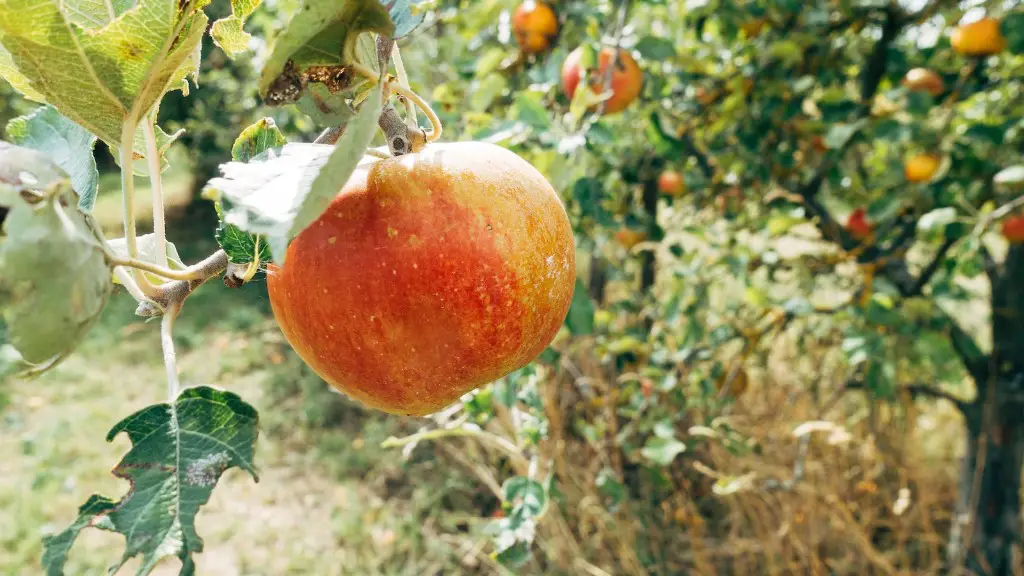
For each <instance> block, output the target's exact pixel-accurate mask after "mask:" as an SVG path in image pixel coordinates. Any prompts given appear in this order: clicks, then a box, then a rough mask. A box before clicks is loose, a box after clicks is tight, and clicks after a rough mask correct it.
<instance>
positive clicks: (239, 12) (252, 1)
mask: <svg viewBox="0 0 1024 576" xmlns="http://www.w3.org/2000/svg"><path fill="white" fill-rule="evenodd" d="M262 3H263V0H231V16H228V17H227V18H221V19H220V20H217V21H216V22H214V23H213V26H212V27H211V28H210V35H211V36H213V41H214V42H216V43H217V46H220V48H221V50H223V51H224V53H225V54H227V55H228V56H229V57H231V58H234V57H235V56H238V55H239V54H241V53H243V52H245V51H246V50H247V49H248V48H249V38H250V36H249V33H248V32H246V31H244V30H242V27H243V26H244V25H245V19H246V18H248V17H249V15H250V14H252V13H253V11H254V10H256V8H258V7H259V5H260V4H262Z"/></svg>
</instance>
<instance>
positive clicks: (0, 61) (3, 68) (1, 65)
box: [0, 35, 46, 102]
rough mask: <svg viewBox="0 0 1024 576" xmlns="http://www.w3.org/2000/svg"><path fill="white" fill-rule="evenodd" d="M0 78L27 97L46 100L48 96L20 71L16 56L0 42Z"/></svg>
mask: <svg viewBox="0 0 1024 576" xmlns="http://www.w3.org/2000/svg"><path fill="white" fill-rule="evenodd" d="M0 36H2V35H0ZM0 78H3V79H4V80H7V82H8V83H9V84H10V85H11V86H13V87H14V89H15V90H17V91H18V92H20V93H21V95H22V96H24V97H25V98H27V99H29V100H33V101H35V102H46V98H43V95H42V94H40V93H39V92H36V90H35V88H33V87H32V82H31V81H30V80H29V79H28V78H26V77H25V76H24V75H23V74H22V73H21V72H19V71H18V68H17V66H15V65H14V58H13V57H12V56H11V53H10V52H8V51H7V49H6V48H4V47H3V44H0Z"/></svg>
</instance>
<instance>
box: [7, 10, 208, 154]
mask: <svg viewBox="0 0 1024 576" xmlns="http://www.w3.org/2000/svg"><path fill="white" fill-rule="evenodd" d="M189 5H190V6H192V8H193V10H190V11H188V12H182V10H180V8H179V2H178V0H139V1H138V2H137V3H135V4H134V5H132V4H131V3H129V2H125V1H123V0H122V1H116V2H113V1H112V2H109V3H101V2H95V1H94V0H62V1H57V0H6V1H5V2H3V3H0V36H2V37H3V45H4V47H5V48H6V49H7V51H8V52H9V53H10V56H11V58H10V66H6V65H5V66H3V67H2V69H3V70H4V71H5V76H6V75H7V73H8V72H9V71H10V69H13V70H16V71H17V72H16V73H14V74H13V80H12V84H15V85H17V84H19V83H22V82H23V81H24V80H28V82H29V84H30V86H31V88H32V90H34V91H35V93H36V94H37V95H39V96H42V98H44V99H45V101H46V102H48V103H50V104H51V105H53V106H54V107H55V108H56V109H57V110H58V111H59V112H60V113H61V114H63V115H64V116H67V117H68V118H69V119H71V120H72V121H73V122H75V123H76V124H79V125H80V126H82V127H83V128H85V129H87V130H88V131H89V132H91V133H93V134H95V135H96V136H98V137H99V138H101V139H103V141H104V142H106V143H108V144H109V145H110V146H111V147H112V148H116V147H118V146H120V145H121V140H122V138H121V136H122V125H123V124H124V122H125V120H126V119H127V118H134V119H136V120H137V121H141V119H142V118H143V117H144V116H145V115H147V114H149V113H150V112H151V111H152V110H153V109H154V108H155V106H156V104H157V103H158V102H159V101H160V98H161V97H162V96H163V95H164V94H165V93H167V92H168V91H170V90H175V89H180V88H181V87H182V82H183V80H184V79H185V78H186V77H187V76H188V75H189V74H190V73H194V71H195V67H196V65H197V62H198V60H197V59H196V54H197V50H198V48H199V43H200V41H201V40H202V36H203V33H204V31H205V28H206V23H207V18H206V15H205V14H203V13H202V12H197V11H195V6H197V5H198V3H193V4H189ZM111 14H113V17H111ZM133 151H134V152H135V157H136V158H145V156H146V153H145V144H144V142H143V141H142V140H141V139H140V138H136V139H135V146H134V149H133Z"/></svg>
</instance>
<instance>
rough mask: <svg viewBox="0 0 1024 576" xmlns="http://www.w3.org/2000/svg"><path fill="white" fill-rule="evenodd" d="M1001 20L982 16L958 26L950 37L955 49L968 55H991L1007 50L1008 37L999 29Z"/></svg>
mask: <svg viewBox="0 0 1024 576" xmlns="http://www.w3.org/2000/svg"><path fill="white" fill-rule="evenodd" d="M999 26H1000V23H999V20H997V19H995V18H991V17H988V18H982V19H980V20H977V21H975V22H971V23H969V24H961V25H959V26H957V28H956V30H954V31H953V34H952V36H951V37H950V39H949V40H950V44H951V45H952V46H953V50H955V51H957V52H959V53H961V54H964V55H966V56H991V55H992V54H998V53H1000V52H1002V51H1003V50H1006V38H1004V37H1003V33H1002V31H1001V30H1000V29H999Z"/></svg>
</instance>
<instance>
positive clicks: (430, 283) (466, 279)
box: [267, 142, 576, 416]
mask: <svg viewBox="0 0 1024 576" xmlns="http://www.w3.org/2000/svg"><path fill="white" fill-rule="evenodd" d="M575 281H576V252H575V243H574V240H573V233H572V228H571V226H570V224H569V219H568V216H567V215H566V212H565V208H564V206H563V205H562V202H561V201H560V199H559V198H558V195H557V194H556V193H555V190H554V189H553V188H552V187H551V184H550V183H548V181H547V180H546V179H545V178H544V176H543V175H542V174H541V173H540V172H539V171H537V169H536V168H534V167H533V166H532V165H530V164H529V163H528V162H526V161H525V160H523V159H522V158H520V157H519V156H518V155H516V154H515V153H513V152H511V151H509V150H506V149H504V148H501V147H499V146H496V145H493V144H486V143H480V142H459V143H443V144H442V143H435V144H430V145H428V146H427V147H426V148H425V149H424V150H423V151H421V152H419V153H413V154H406V155H403V156H399V157H395V158H389V159H384V160H379V159H369V158H367V159H364V160H363V162H362V163H361V164H360V165H359V167H358V168H357V169H356V172H355V173H354V174H353V175H352V177H351V178H350V179H349V181H348V182H347V183H346V184H345V186H344V187H343V189H342V190H341V192H340V193H339V194H338V196H337V197H336V198H335V199H334V200H333V201H332V202H331V204H330V206H329V207H328V208H327V210H326V211H325V212H324V213H323V214H322V215H321V216H320V218H319V219H318V220H316V221H315V222H313V224H311V225H310V226H309V227H307V228H306V229H305V230H303V231H302V233H300V234H299V235H298V236H297V237H296V238H295V239H294V240H293V241H292V242H291V244H290V245H289V247H288V251H287V254H286V258H285V262H284V265H283V266H273V265H272V266H270V267H268V273H267V286H268V290H269V295H270V303H271V307H272V309H273V312H274V316H275V318H276V319H277V322H278V324H279V325H280V327H281V330H282V332H283V333H284V335H285V337H286V339H287V340H288V342H289V343H290V344H291V346H292V347H293V348H294V349H295V351H296V352H297V353H298V355H299V356H300V357H301V358H302V359H303V360H304V361H305V362H306V363H307V364H309V366H310V367H311V368H312V369H313V370H314V371H315V372H316V373H317V374H318V375H319V376H320V377H322V378H323V379H324V380H326V381H327V382H328V383H329V384H330V385H331V386H333V387H335V388H336V389H338V390H339V391H341V392H343V393H345V394H346V395H348V396H350V397H352V398H354V399H356V400H358V401H359V402H362V403H363V404H365V405H367V406H369V407H371V408H375V409H378V410H381V411H384V412H388V413H392V414H404V415H417V416H420V415H426V414H430V413H434V412H437V411H439V410H441V409H442V408H445V407H446V406H448V405H450V404H452V403H453V402H455V401H457V400H458V399H459V398H460V397H461V396H462V395H463V394H466V393H467V392H469V391H471V390H473V389H475V388H477V387H479V386H482V385H484V384H487V383H489V382H492V381H493V380H495V379H497V378H500V377H502V376H504V375H506V374H508V373H509V372H512V371H514V370H517V369H519V368H521V367H523V366H525V365H526V364H528V363H529V362H530V361H532V360H533V359H534V358H536V357H537V356H538V355H539V354H540V353H541V352H543V351H544V349H545V348H546V347H547V346H548V344H550V342H551V341H552V340H553V339H554V337H555V334H556V333H557V332H558V330H559V328H560V327H561V325H562V322H563V321H564V319H565V316H566V314H567V313H568V310H569V304H570V302H571V300H572V295H573V288H574V286H575Z"/></svg>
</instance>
